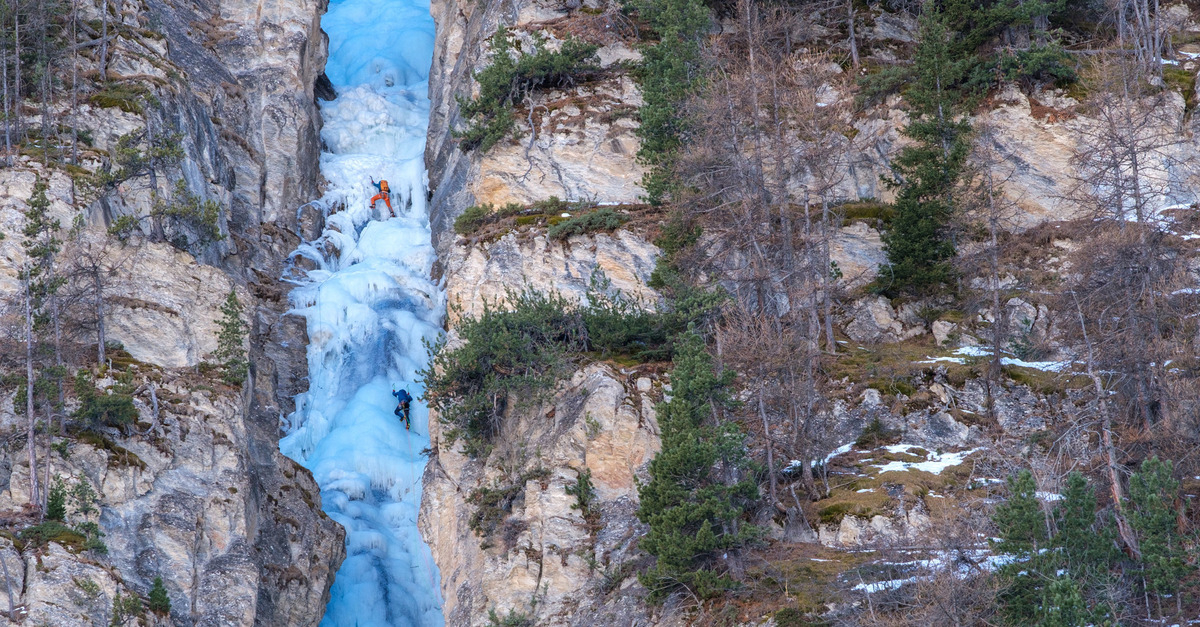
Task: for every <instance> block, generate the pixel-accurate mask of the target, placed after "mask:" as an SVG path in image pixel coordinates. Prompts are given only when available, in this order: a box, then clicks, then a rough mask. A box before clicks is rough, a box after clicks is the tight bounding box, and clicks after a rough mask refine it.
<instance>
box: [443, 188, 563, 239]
mask: <svg viewBox="0 0 1200 627" xmlns="http://www.w3.org/2000/svg"><path fill="white" fill-rule="evenodd" d="M551 199H552V200H555V201H557V200H558V199H557V198H554V197H551ZM524 210H525V206H524V205H521V204H519V203H515V202H510V203H508V204H506V205H504V206H503V207H499V208H497V207H496V206H495V205H493V204H492V203H484V204H482V205H471V206H470V207H467V208H466V210H465V211H463V212H462V214H461V215H459V216H458V217H457V218H455V219H454V232H455V233H458V234H459V235H471V234H472V233H475V232H476V231H478V230H479V229H480V228H482V227H483V226H484V225H487V224H490V223H492V222H495V221H496V220H500V219H503V218H508V217H511V216H515V215H517V214H519V213H521V212H522V211H524Z"/></svg>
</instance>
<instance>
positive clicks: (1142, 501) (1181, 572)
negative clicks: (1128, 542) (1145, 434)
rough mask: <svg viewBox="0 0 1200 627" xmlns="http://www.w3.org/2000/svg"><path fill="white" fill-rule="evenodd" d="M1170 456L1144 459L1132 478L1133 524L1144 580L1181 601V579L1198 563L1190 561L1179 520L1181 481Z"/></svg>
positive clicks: (1158, 591)
mask: <svg viewBox="0 0 1200 627" xmlns="http://www.w3.org/2000/svg"><path fill="white" fill-rule="evenodd" d="M1173 470H1174V469H1173V466H1172V464H1171V462H1170V460H1167V461H1162V460H1159V458H1158V457H1157V456H1155V457H1151V458H1150V459H1147V460H1146V461H1144V462H1142V467H1141V469H1140V470H1139V471H1138V472H1136V473H1134V474H1133V476H1132V477H1130V478H1129V502H1130V505H1131V507H1130V510H1131V513H1130V516H1129V524H1130V526H1132V527H1133V530H1134V532H1135V533H1136V534H1137V538H1138V546H1139V548H1140V549H1141V553H1142V560H1141V566H1142V580H1143V581H1144V582H1145V586H1146V590H1147V591H1148V592H1150V593H1152V594H1156V595H1159V596H1160V597H1162V596H1166V595H1172V596H1174V597H1175V598H1176V600H1177V601H1178V598H1179V590H1180V588H1181V582H1182V580H1183V578H1184V577H1186V576H1187V575H1188V574H1190V573H1191V572H1192V571H1193V570H1194V569H1195V567H1193V566H1192V565H1191V564H1189V563H1188V561H1187V551H1186V547H1185V545H1184V538H1183V536H1182V534H1180V533H1179V528H1178V526H1177V521H1178V519H1179V516H1180V512H1179V509H1178V505H1177V504H1176V502H1177V500H1178V498H1179V481H1177V480H1176V479H1175V478H1174V477H1172V476H1171V473H1172V471H1173Z"/></svg>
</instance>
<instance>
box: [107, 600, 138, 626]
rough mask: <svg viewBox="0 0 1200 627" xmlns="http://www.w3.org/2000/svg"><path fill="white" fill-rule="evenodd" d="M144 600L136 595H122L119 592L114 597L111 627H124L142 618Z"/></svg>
mask: <svg viewBox="0 0 1200 627" xmlns="http://www.w3.org/2000/svg"><path fill="white" fill-rule="evenodd" d="M142 612H143V610H142V599H141V597H139V596H138V595H136V594H126V595H122V594H121V593H120V591H118V592H117V593H116V594H115V595H113V606H112V621H111V622H110V623H109V626H110V627H123V626H124V625H126V624H128V623H130V622H131V621H134V620H136V619H138V618H140V617H141V615H142Z"/></svg>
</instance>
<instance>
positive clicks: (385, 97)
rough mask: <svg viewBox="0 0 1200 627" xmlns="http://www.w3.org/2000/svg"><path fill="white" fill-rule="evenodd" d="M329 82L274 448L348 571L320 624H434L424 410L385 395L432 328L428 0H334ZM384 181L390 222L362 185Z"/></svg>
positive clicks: (415, 390)
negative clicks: (333, 537)
mask: <svg viewBox="0 0 1200 627" xmlns="http://www.w3.org/2000/svg"><path fill="white" fill-rule="evenodd" d="M321 27H322V29H323V30H324V31H325V32H326V33H327V34H328V35H329V51H330V54H329V60H328V63H327V64H326V66H325V72H326V74H327V75H328V76H329V79H330V80H331V81H332V83H333V85H334V87H335V89H336V90H337V93H338V97H337V99H336V100H334V101H332V102H327V103H322V104H321V113H322V117H323V119H324V126H323V130H322V132H321V138H322V140H324V143H325V147H326V149H327V150H328V152H325V153H323V154H322V155H321V173H322V174H323V175H324V177H325V179H326V181H328V192H327V193H326V195H325V196H324V197H323V198H321V199H320V200H318V201H315V202H314V203H313V204H314V205H315V206H317V207H320V208H322V209H323V210H324V211H326V212H328V211H331V210H336V209H339V208H344V209H341V210H340V211H338V213H335V214H332V215H328V217H327V218H326V221H325V229H326V230H325V232H324V233H323V234H322V235H321V236H320V237H319V238H318V239H317V240H316V241H313V242H305V243H304V244H302V245H301V246H300V247H299V248H298V249H297V250H296V251H295V253H293V255H294V257H303V258H305V259H308V260H311V261H312V262H313V263H314V264H315V265H316V269H314V270H312V271H310V272H308V273H306V274H305V273H303V272H301V271H298V270H293V273H299V274H301V275H302V276H300V277H299V278H296V277H292V278H293V279H294V282H295V283H296V287H295V288H294V289H293V291H292V293H291V295H290V300H291V305H292V307H293V310H292V312H293V313H294V314H297V315H302V316H304V317H305V319H306V320H307V323H308V336H309V346H308V374H309V389H308V391H307V392H305V393H303V394H301V395H299V396H298V397H297V398H296V411H295V413H293V414H292V415H291V416H290V417H289V418H288V421H287V424H286V425H285V436H284V437H283V439H282V440H280V442H279V448H280V450H281V451H282V452H283V453H284V454H286V455H287V456H289V457H291V458H292V459H295V460H296V461H298V462H300V463H301V464H303V465H304V466H305V467H306V468H308V469H309V470H311V471H312V473H313V476H314V477H315V478H316V480H317V483H318V484H319V485H320V487H321V501H322V506H323V507H324V509H325V511H326V512H327V513H328V514H329V516H330V517H332V518H333V519H334V520H336V521H337V522H338V523H340V524H341V525H342V526H343V527H345V528H346V553H347V555H346V560H345V561H344V562H343V563H342V567H341V570H339V571H338V573H337V577H336V580H335V582H334V584H333V589H332V590H331V599H330V601H329V605H328V607H327V608H326V613H325V618H324V620H322V622H321V625H322V627H342V626H347V627H348V626H351V625H359V626H364V627H366V626H371V627H383V626H396V625H405V626H408V625H416V626H427V625H433V626H438V625H442V624H443V619H442V614H441V609H440V606H441V599H440V593H439V585H438V573H437V568H436V566H435V564H434V563H433V560H432V556H431V554H430V552H429V547H428V546H426V545H425V543H424V542H423V541H422V539H421V536H420V534H419V533H418V531H417V525H416V520H417V511H418V509H419V506H420V498H421V475H422V473H423V471H424V467H425V461H426V460H425V458H424V457H423V456H422V455H421V451H422V449H424V448H426V447H427V446H429V429H428V421H429V413H428V410H427V409H426V407H425V405H424V404H423V403H421V402H420V401H419V400H418V401H416V402H414V403H413V404H412V430H411V431H408V430H405V428H404V426H403V425H402V424H401V423H400V421H399V420H398V419H397V418H396V417H395V416H394V415H393V413H392V410H393V408H395V406H396V402H395V399H394V398H393V397H392V395H391V392H392V389H393V388H394V387H399V386H403V387H406V388H407V389H408V391H409V392H410V393H411V394H412V395H413V397H415V398H419V397H420V395H421V392H422V390H421V389H420V387H419V386H418V384H417V382H416V379H417V371H418V370H419V369H420V368H421V367H423V366H424V364H425V361H426V357H425V349H424V347H423V346H422V343H421V342H422V340H423V339H433V338H436V337H437V336H438V334H439V333H440V329H441V324H442V317H443V315H444V311H445V302H444V296H443V294H442V291H441V288H440V286H438V285H436V284H434V283H433V282H432V281H431V280H430V278H429V277H430V270H431V268H432V265H433V261H434V250H433V247H432V245H431V243H430V231H429V219H428V215H427V214H428V212H427V208H426V205H425V187H426V186H425V180H426V175H425V168H424V150H425V133H426V129H427V126H428V123H429V101H428V98H427V96H426V94H427V93H428V73H429V67H430V64H431V61H432V55H433V35H434V24H433V20H432V19H431V17H430V15H429V1H428V0H333V1H332V2H330V4H329V9H328V12H327V13H326V14H325V15H324V16H323V17H322V18H321ZM372 177H373V178H374V179H375V180H377V181H378V180H380V179H386V180H387V181H388V183H389V184H390V188H391V191H392V198H391V200H392V206H393V207H394V208H395V211H396V213H397V215H398V217H395V218H393V217H391V216H390V214H389V212H388V210H387V206H386V205H385V204H384V203H383V202H379V203H377V206H376V207H375V208H371V207H369V206H368V204H367V202H368V199H369V198H370V197H371V196H373V195H374V194H375V188H374V187H372V186H371V182H370V181H371V178H372Z"/></svg>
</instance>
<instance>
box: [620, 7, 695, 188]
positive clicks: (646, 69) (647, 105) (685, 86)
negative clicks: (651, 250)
mask: <svg viewBox="0 0 1200 627" xmlns="http://www.w3.org/2000/svg"><path fill="white" fill-rule="evenodd" d="M628 4H629V6H630V7H632V8H633V9H635V10H636V11H637V12H638V16H639V17H641V18H642V19H643V20H645V21H646V22H647V23H648V24H650V27H651V28H652V29H653V30H654V32H655V33H657V34H658V36H659V41H658V43H657V44H653V45H651V44H644V45H642V46H640V51H641V53H642V66H641V68H640V71H639V72H638V77H639V78H640V79H641V83H642V100H643V102H644V104H643V105H642V106H641V108H640V109H638V114H639V116H640V117H641V126H639V127H638V131H637V132H638V136H639V137H641V140H642V142H641V145H640V146H639V148H638V159H639V160H640V161H641V162H642V163H643V164H644V165H646V166H647V171H646V175H645V177H643V179H642V187H643V188H645V190H646V199H647V200H648V201H649V202H650V203H651V204H659V203H661V202H662V201H663V199H664V197H665V196H666V195H667V194H668V193H669V192H670V191H671V188H672V187H673V176H674V175H673V172H672V168H673V165H674V162H675V155H676V153H677V152H678V151H679V148H680V146H681V145H682V142H683V137H684V135H685V134H686V133H687V131H688V129H689V128H690V126H691V121H690V120H689V119H688V118H687V117H686V116H685V115H682V114H681V112H682V111H683V110H684V107H683V105H684V104H685V103H686V102H687V100H688V99H689V98H690V97H691V96H692V94H694V93H695V91H696V89H697V88H698V87H699V86H700V84H701V82H702V80H703V73H702V71H701V68H702V64H701V55H700V40H701V37H703V35H704V33H705V32H706V31H707V30H708V26H709V24H710V22H711V16H710V14H709V9H708V7H707V6H706V5H705V4H704V2H703V1H702V0H631V1H630V2H629V3H628Z"/></svg>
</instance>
